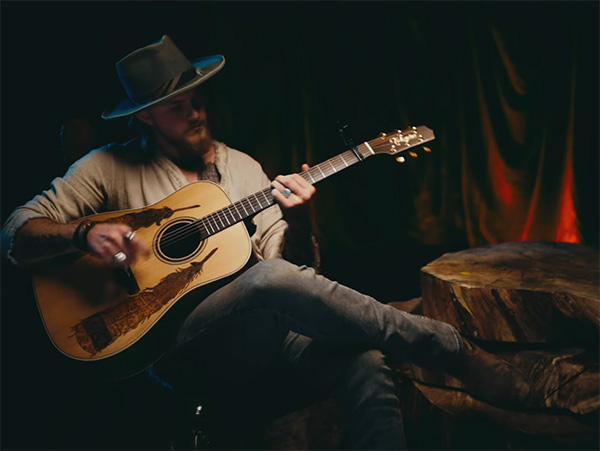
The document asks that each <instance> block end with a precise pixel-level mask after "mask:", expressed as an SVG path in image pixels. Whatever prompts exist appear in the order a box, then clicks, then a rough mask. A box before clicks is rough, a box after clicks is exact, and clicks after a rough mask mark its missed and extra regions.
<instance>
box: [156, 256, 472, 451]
mask: <svg viewBox="0 0 600 451" xmlns="http://www.w3.org/2000/svg"><path fill="white" fill-rule="evenodd" d="M461 343H462V342H461V340H460V336H459V334H458V332H457V331H456V329H455V328H453V327H452V326H450V325H448V324H445V323H441V322H437V321H434V320H431V319H429V318H425V317H422V316H418V315H411V314H408V313H405V312H402V311H400V310H397V309H395V308H393V307H391V306H387V305H385V304H382V303H380V302H378V301H376V300H375V299H373V298H371V297H369V296H366V295H363V294H361V293H358V292H356V291H354V290H352V289H350V288H348V287H345V286H343V285H340V284H338V283H336V282H333V281H330V280H328V279H327V278H325V277H323V276H320V275H317V274H316V273H315V272H314V270H313V269H312V268H307V267H298V266H295V265H292V264H290V263H288V262H286V261H284V260H279V259H277V260H267V261H264V262H261V263H259V264H257V265H255V266H253V267H252V268H250V269H249V270H248V271H246V272H245V273H244V274H242V275H241V276H240V277H238V278H237V279H235V280H233V281H232V282H231V283H229V284H228V285H226V286H225V287H223V288H221V289H219V290H218V291H216V292H214V293H213V294H211V295H210V296H208V297H207V298H206V299H204V300H203V301H202V302H201V303H200V304H199V305H198V307H196V308H195V310H194V311H193V312H192V313H191V314H190V315H189V317H188V318H187V320H186V321H185V323H184V324H183V327H182V328H181V329H180V332H179V335H178V337H177V344H176V348H175V350H174V352H173V354H172V355H173V356H175V358H174V361H175V362H176V364H174V367H175V370H173V368H171V371H170V373H171V374H176V375H177V379H178V381H179V382H180V383H181V384H182V385H184V386H186V387H187V388H190V387H194V386H195V385H204V386H205V388H206V386H207V384H208V386H209V388H208V390H213V387H214V386H218V385H221V386H223V385H225V387H223V389H224V390H225V391H226V390H228V388H227V387H228V386H229V388H232V387H233V386H236V387H238V388H239V387H240V381H254V380H260V379H261V378H262V377H263V376H264V375H265V374H268V373H269V372H272V371H273V369H274V368H277V367H286V368H288V369H291V371H290V372H289V374H293V381H294V382H293V384H294V385H292V382H291V379H290V385H288V386H287V389H288V390H289V391H295V390H297V389H298V388H299V387H300V386H301V388H302V389H303V390H307V391H308V392H313V393H314V394H318V396H327V395H331V396H334V397H335V398H336V399H337V401H338V404H339V406H340V408H341V411H342V414H343V415H344V439H345V442H346V446H348V447H350V448H356V449H402V448H405V446H406V445H405V438H404V432H403V427H402V415H401V412H400V408H399V401H398V398H397V395H396V390H395V387H394V379H393V377H392V376H393V375H392V370H391V369H390V367H389V366H388V364H387V363H386V359H392V360H394V361H410V362H413V363H415V364H417V365H419V366H422V367H425V368H428V369H434V370H435V369H442V370H443V369H445V368H448V367H450V366H451V365H452V364H453V363H454V362H455V361H456V359H457V357H458V355H459V354H460V353H461V352H462V344H461ZM167 361H168V362H171V359H167ZM232 374H235V375H236V378H235V381H232V379H231V375H232ZM283 385H284V386H285V381H284V384H283ZM241 386H244V384H243V383H241ZM267 388H268V387H267ZM245 389H247V390H253V388H252V387H245ZM201 391H202V390H200V392H201ZM261 399H263V398H260V397H258V398H257V401H256V402H261V401H260V400H261ZM231 408H232V409H235V406H232V407H231Z"/></svg>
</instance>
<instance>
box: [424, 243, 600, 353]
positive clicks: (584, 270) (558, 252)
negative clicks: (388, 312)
mask: <svg viewBox="0 0 600 451" xmlns="http://www.w3.org/2000/svg"><path fill="white" fill-rule="evenodd" d="M599 268H600V266H599V259H598V251H597V250H596V249H592V248H589V247H586V246H582V245H578V244H571V243H532V242H514V243H503V244H498V245H492V246H485V247H480V248H474V249H469V250H465V251H461V252H455V253H451V254H445V255H443V256H442V257H440V258H438V259H437V260H434V261H433V262H431V263H429V264H428V265H427V266H425V267H423V268H422V269H421V288H422V298H423V313H424V314H425V316H429V317H430V318H434V319H438V320H440V321H445V322H448V323H450V324H452V325H454V326H455V327H457V328H458V329H459V330H460V331H461V332H462V333H464V334H467V335H471V336H473V337H475V338H479V339H483V340H499V341H507V342H519V343H560V344H564V343H588V344H595V345H597V343H598V329H599V328H600V288H599V282H600V277H599Z"/></svg>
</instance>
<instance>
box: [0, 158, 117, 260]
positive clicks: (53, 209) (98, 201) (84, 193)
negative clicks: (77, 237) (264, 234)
mask: <svg viewBox="0 0 600 451" xmlns="http://www.w3.org/2000/svg"><path fill="white" fill-rule="evenodd" d="M110 161H111V160H110V159H109V158H106V156H105V155H103V153H102V152H101V151H93V152H91V153H90V154H88V155H86V156H85V157H83V158H82V159H80V160H78V161H77V162H75V163H74V164H73V165H72V166H71V167H70V168H69V170H68V171H67V173H66V174H65V175H64V176H63V177H58V178H55V179H54V180H53V181H52V182H51V184H50V187H49V188H48V189H47V190H45V191H43V192H42V193H41V194H38V195H36V196H35V197H34V198H33V199H31V200H30V201H29V202H27V203H26V204H24V205H23V206H21V207H18V208H16V209H15V210H14V211H13V212H12V213H11V215H10V216H9V217H8V219H7V220H6V222H5V223H4V226H3V227H2V232H1V246H2V253H3V254H4V255H6V256H7V257H8V258H9V260H11V261H12V262H13V263H15V260H14V259H13V258H12V256H11V250H12V246H13V242H14V238H15V235H16V233H17V231H18V230H19V229H20V228H21V227H22V226H23V224H25V223H26V222H27V221H29V220H31V219H34V218H48V219H52V220H53V221H56V222H59V223H64V224H66V223H69V222H72V221H74V220H76V219H79V218H81V217H83V216H88V215H91V214H95V213H98V212H99V211H102V209H103V207H104V206H105V205H106V186H105V184H106V183H107V181H108V183H110V175H111V174H112V168H111V164H110Z"/></svg>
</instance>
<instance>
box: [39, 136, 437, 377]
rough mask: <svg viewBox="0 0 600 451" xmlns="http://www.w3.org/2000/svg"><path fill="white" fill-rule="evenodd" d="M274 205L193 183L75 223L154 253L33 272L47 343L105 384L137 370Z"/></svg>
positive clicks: (328, 164) (387, 140) (328, 171)
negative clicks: (111, 229)
mask: <svg viewBox="0 0 600 451" xmlns="http://www.w3.org/2000/svg"><path fill="white" fill-rule="evenodd" d="M434 138H435V137H434V134H433V131H432V130H430V129H429V128H427V127H425V126H420V127H410V128H408V129H406V130H402V131H400V130H397V131H394V132H393V133H388V134H385V133H381V134H380V136H379V137H377V138H375V139H373V140H371V141H368V142H364V143H362V144H359V145H358V146H356V147H353V148H352V149H350V150H347V151H345V152H344V153H341V154H340V155H337V156H335V157H333V158H331V159H329V160H327V161H325V162H323V163H320V164H318V165H315V166H313V167H311V168H310V169H309V170H307V171H304V172H302V173H300V175H301V176H302V177H303V178H304V179H305V180H306V181H308V182H310V183H311V184H314V183H317V182H319V181H320V180H323V179H325V178H326V177H329V176H330V175H333V174H335V173H337V172H339V171H341V170H343V169H346V168H348V167H350V166H352V165H354V164H356V163H358V162H360V161H362V160H364V159H365V158H368V157H370V156H372V155H377V154H388V155H395V156H397V159H398V160H399V161H403V159H404V155H406V154H404V153H403V152H405V151H409V149H411V148H413V147H417V146H420V145H422V144H424V143H426V142H428V141H431V140H433V139H434ZM425 150H429V149H428V148H425ZM409 152H410V153H411V154H413V156H416V154H414V151H413V150H410V151H409ZM274 204H275V200H274V199H273V197H272V195H271V189H270V188H265V189H263V190H262V191H258V192H256V193H254V194H251V195H250V196H247V197H245V198H243V199H241V200H239V201H237V202H233V203H232V202H231V201H230V200H229V198H228V196H227V195H226V194H225V192H224V191H223V190H222V189H221V188H220V187H219V186H218V185H216V184H214V183H211V182H204V181H199V182H194V183H191V184H189V185H186V186H185V187H183V188H181V189H180V190H178V191H176V192H175V193H173V194H172V195H170V196H168V197H167V198H165V199H163V200H162V201H160V202H158V203H156V204H154V205H151V206H149V207H146V208H143V209H138V210H127V211H117V212H110V213H102V214H98V215H93V216H88V217H87V218H82V219H80V220H78V221H76V222H79V221H82V220H83V219H89V220H91V221H99V222H119V223H124V224H127V225H128V226H129V227H131V228H132V229H133V230H134V231H135V232H136V236H137V237H138V238H139V239H140V240H142V241H144V242H145V243H146V244H147V245H148V246H149V247H150V249H151V250H152V251H151V254H150V255H149V256H147V257H141V258H140V259H139V260H138V261H136V262H135V263H134V264H132V265H131V266H130V267H127V268H115V267H112V266H109V265H106V264H105V263H103V262H102V261H101V260H100V259H98V258H96V257H94V256H92V255H90V254H85V253H74V254H69V255H64V256H60V257H57V258H53V259H51V260H48V261H46V262H44V263H41V264H39V265H37V266H35V267H34V269H33V284H34V291H35V294H36V299H37V304H38V307H39V311H40V313H41V316H42V320H43V323H44V326H45V328H46V331H47V333H48V335H49V337H50V339H51V341H52V343H53V344H54V345H55V347H56V348H57V349H58V350H59V351H60V352H62V353H63V354H64V355H66V356H68V357H69V358H71V359H75V360H77V361H83V362H93V363H94V365H91V364H88V365H89V366H90V367H91V368H92V371H93V372H96V371H99V372H100V373H101V374H103V375H104V376H106V377H121V376H125V375H131V374H132V373H134V372H135V371H137V370H140V369H144V368H145V367H146V366H148V365H149V364H151V363H152V362H153V361H155V360H156V359H157V358H158V357H160V355H161V354H162V353H164V351H165V346H166V345H167V344H168V343H169V341H170V340H169V337H171V336H172V333H173V332H174V331H175V330H176V328H177V325H178V324H180V322H181V321H182V320H183V319H184V318H185V316H186V315H187V314H189V313H190V312H191V310H192V309H193V308H194V307H195V306H196V305H197V304H198V302H200V301H199V300H201V299H202V298H203V297H204V296H205V294H208V293H210V292H211V291H213V290H215V289H216V288H218V287H219V286H222V285H224V284H226V283H228V282H229V281H230V280H231V277H234V276H235V275H236V273H238V272H239V271H240V270H241V269H242V268H244V266H245V265H246V263H247V262H248V260H249V258H250V256H251V253H252V247H251V242H250V237H249V235H248V232H247V229H246V227H245V225H244V223H243V221H244V220H245V219H247V218H250V217H251V216H253V215H254V214H256V213H258V212H260V211H262V210H264V209H266V208H268V207H270V206H272V205H274ZM191 291H194V295H193V296H186V294H188V293H190V292H191Z"/></svg>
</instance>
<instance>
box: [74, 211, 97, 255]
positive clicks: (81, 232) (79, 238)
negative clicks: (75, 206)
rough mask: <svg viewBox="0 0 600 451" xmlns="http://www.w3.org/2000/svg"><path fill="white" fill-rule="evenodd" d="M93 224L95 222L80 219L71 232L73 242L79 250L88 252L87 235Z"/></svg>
mask: <svg viewBox="0 0 600 451" xmlns="http://www.w3.org/2000/svg"><path fill="white" fill-rule="evenodd" d="M95 225H96V223H95V222H92V221H89V220H87V219H86V220H85V221H81V222H80V223H79V225H78V226H77V228H76V229H75V232H73V244H74V245H75V247H76V248H77V249H79V250H80V251H84V252H89V250H90V247H89V246H88V242H87V236H88V233H89V232H90V230H92V227H94V226H95Z"/></svg>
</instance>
